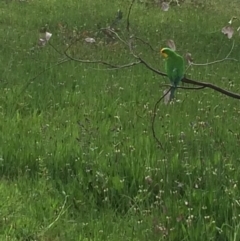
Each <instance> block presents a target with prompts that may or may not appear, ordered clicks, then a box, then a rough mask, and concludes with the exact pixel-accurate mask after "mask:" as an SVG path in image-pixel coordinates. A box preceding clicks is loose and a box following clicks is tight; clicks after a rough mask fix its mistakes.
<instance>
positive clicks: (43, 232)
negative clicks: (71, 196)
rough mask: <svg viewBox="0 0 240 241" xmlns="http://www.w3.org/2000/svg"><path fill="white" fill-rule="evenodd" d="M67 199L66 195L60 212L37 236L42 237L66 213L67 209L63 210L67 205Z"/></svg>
mask: <svg viewBox="0 0 240 241" xmlns="http://www.w3.org/2000/svg"><path fill="white" fill-rule="evenodd" d="M67 198H68V196H67V195H66V196H65V200H64V203H63V205H62V207H61V210H60V212H59V214H58V216H57V217H56V219H55V220H54V221H53V222H52V223H50V224H49V225H48V226H47V227H46V229H44V230H43V231H42V232H41V233H40V234H39V235H38V236H43V235H44V234H45V233H46V232H47V231H48V230H49V229H50V228H51V227H52V226H53V225H54V224H55V223H56V222H57V221H58V220H59V218H60V217H61V216H62V215H63V214H64V213H65V212H66V211H67V209H65V210H64V208H65V206H66V203H67Z"/></svg>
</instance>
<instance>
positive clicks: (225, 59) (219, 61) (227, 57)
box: [186, 41, 238, 72]
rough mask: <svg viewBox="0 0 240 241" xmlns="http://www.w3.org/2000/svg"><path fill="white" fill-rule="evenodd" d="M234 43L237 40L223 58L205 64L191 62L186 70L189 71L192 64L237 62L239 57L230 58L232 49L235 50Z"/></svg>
mask: <svg viewBox="0 0 240 241" xmlns="http://www.w3.org/2000/svg"><path fill="white" fill-rule="evenodd" d="M234 45H235V42H234V41H233V43H232V47H231V49H230V51H229V52H228V54H227V55H226V57H225V58H223V59H218V60H215V61H212V62H208V63H203V64H197V63H193V62H191V63H190V64H189V66H188V67H187V69H186V72H187V71H188V69H189V68H190V67H191V66H208V65H213V64H219V63H221V62H224V61H236V62H237V61H238V60H237V59H234V58H229V56H230V54H231V53H232V51H233V48H234Z"/></svg>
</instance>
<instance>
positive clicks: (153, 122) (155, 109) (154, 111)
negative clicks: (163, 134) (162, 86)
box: [152, 86, 172, 149]
mask: <svg viewBox="0 0 240 241" xmlns="http://www.w3.org/2000/svg"><path fill="white" fill-rule="evenodd" d="M171 89H172V86H171V87H170V88H169V89H168V91H166V93H164V94H163V96H161V97H160V99H159V100H158V101H157V102H156V103H155V105H154V108H153V118H152V133H153V138H154V139H155V141H156V142H157V143H158V145H159V146H160V147H161V148H162V149H163V145H162V143H161V141H160V140H159V139H158V137H157V135H156V132H155V128H154V125H155V120H156V116H157V107H158V105H159V103H160V102H161V101H162V99H163V98H164V97H165V96H166V95H167V94H168V93H169V92H170V91H171Z"/></svg>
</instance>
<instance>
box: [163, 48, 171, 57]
mask: <svg viewBox="0 0 240 241" xmlns="http://www.w3.org/2000/svg"><path fill="white" fill-rule="evenodd" d="M160 53H161V55H162V56H163V57H164V58H168V57H169V56H171V55H173V54H174V51H173V50H172V49H170V48H162V49H161V50H160Z"/></svg>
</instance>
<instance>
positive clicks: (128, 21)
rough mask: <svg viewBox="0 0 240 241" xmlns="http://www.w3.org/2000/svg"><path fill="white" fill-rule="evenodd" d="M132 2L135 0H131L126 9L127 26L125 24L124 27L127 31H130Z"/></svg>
mask: <svg viewBox="0 0 240 241" xmlns="http://www.w3.org/2000/svg"><path fill="white" fill-rule="evenodd" d="M134 2H135V0H132V2H131V4H130V6H129V9H128V15H127V26H126V29H127V31H128V32H129V31H130V14H131V10H132V7H133V4H134Z"/></svg>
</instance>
